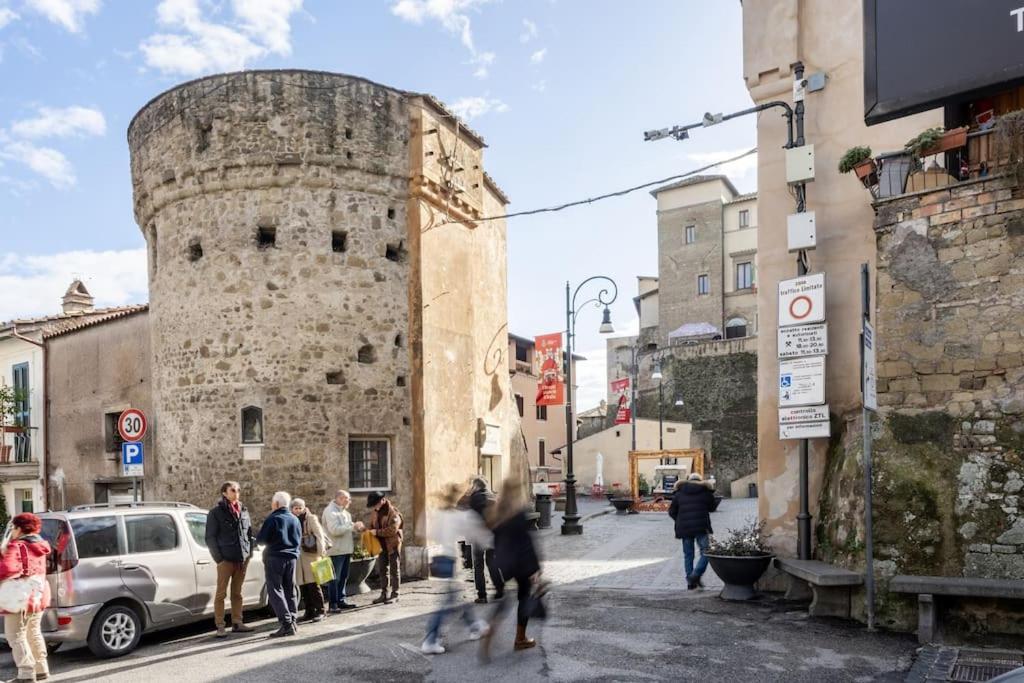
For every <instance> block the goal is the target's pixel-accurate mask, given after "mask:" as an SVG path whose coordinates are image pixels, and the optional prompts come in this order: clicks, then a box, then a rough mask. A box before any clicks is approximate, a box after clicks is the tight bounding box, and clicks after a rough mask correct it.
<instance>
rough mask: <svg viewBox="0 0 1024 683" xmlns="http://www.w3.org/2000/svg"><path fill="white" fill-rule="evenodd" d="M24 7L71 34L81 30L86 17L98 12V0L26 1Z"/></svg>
mask: <svg viewBox="0 0 1024 683" xmlns="http://www.w3.org/2000/svg"><path fill="white" fill-rule="evenodd" d="M25 5H26V6H27V7H29V8H31V9H33V10H35V11H36V12H39V13H40V14H42V15H43V16H44V17H46V18H47V19H49V20H50V21H52V22H53V23H55V24H60V25H61V26H63V27H64V28H66V29H67V30H68V31H70V32H71V33H78V32H79V31H81V30H82V22H83V20H84V19H85V17H86V15H88V14H96V13H97V12H99V11H100V0H26V2H25Z"/></svg>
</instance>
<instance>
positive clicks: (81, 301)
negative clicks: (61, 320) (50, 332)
mask: <svg viewBox="0 0 1024 683" xmlns="http://www.w3.org/2000/svg"><path fill="white" fill-rule="evenodd" d="M61 304H62V308H63V309H64V315H76V314H79V313H88V312H89V311H91V310H92V308H93V306H92V294H90V293H89V290H88V289H86V288H85V285H84V284H83V283H82V281H81V280H75V281H74V282H72V283H71V285H70V286H69V287H68V291H66V292H64V298H63V299H61Z"/></svg>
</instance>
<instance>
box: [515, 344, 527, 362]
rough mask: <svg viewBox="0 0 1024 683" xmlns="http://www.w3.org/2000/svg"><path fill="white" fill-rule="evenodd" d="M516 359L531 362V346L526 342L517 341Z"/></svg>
mask: <svg viewBox="0 0 1024 683" xmlns="http://www.w3.org/2000/svg"><path fill="white" fill-rule="evenodd" d="M516 360H517V361H519V362H521V363H529V362H530V347H529V346H527V345H526V344H521V343H519V342H516Z"/></svg>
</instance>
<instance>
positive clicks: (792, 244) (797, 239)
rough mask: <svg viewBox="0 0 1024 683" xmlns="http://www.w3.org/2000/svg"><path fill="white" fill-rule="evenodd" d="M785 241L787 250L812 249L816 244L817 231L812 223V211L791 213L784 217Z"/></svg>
mask: <svg viewBox="0 0 1024 683" xmlns="http://www.w3.org/2000/svg"><path fill="white" fill-rule="evenodd" d="M786 237H787V241H786V243H787V244H788V245H789V250H790V251H791V252H792V251H800V250H801V249H814V248H815V247H816V246H818V232H817V229H816V228H815V224H814V212H813V211H806V212H804V213H791V214H789V216H787V217H786Z"/></svg>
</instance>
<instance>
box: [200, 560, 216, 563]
mask: <svg viewBox="0 0 1024 683" xmlns="http://www.w3.org/2000/svg"><path fill="white" fill-rule="evenodd" d="M196 564H213V560H196Z"/></svg>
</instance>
